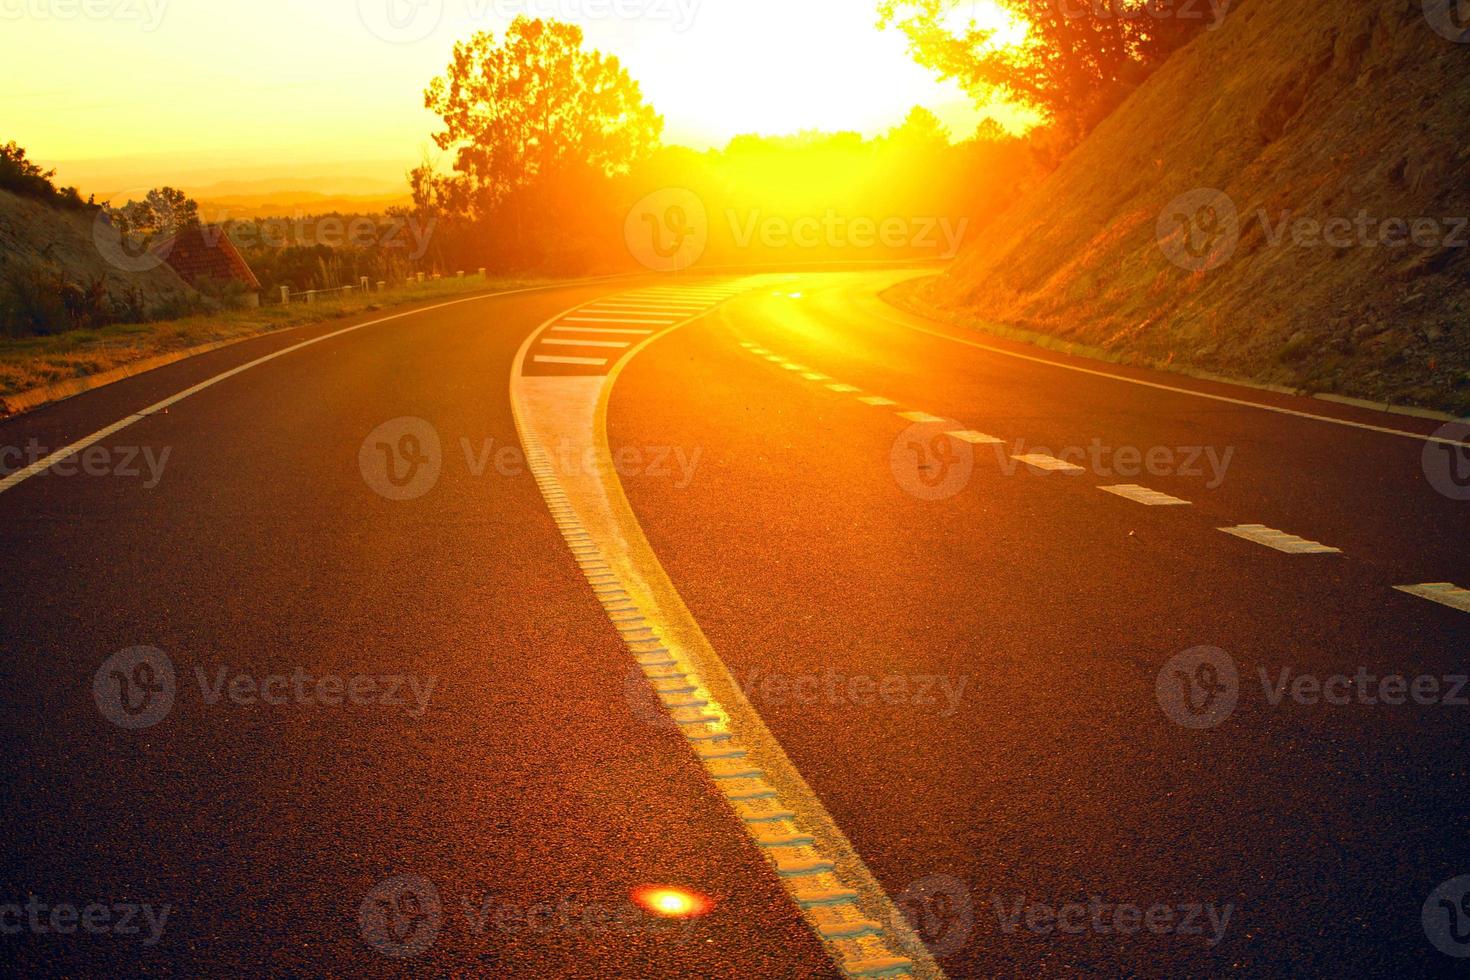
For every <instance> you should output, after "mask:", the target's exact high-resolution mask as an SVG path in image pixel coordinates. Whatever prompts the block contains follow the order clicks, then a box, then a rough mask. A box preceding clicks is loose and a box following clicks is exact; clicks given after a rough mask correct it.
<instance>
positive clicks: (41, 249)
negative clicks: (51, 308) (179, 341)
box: [0, 190, 192, 329]
mask: <svg viewBox="0 0 1470 980" xmlns="http://www.w3.org/2000/svg"><path fill="white" fill-rule="evenodd" d="M98 213H99V212H97V211H96V210H94V209H91V208H87V209H72V208H63V207H55V206H53V205H51V204H48V203H45V202H43V201H39V200H35V199H32V198H29V197H20V196H17V195H15V194H12V193H11V192H9V191H7V190H0V312H4V311H6V310H15V309H17V304H38V303H51V302H62V300H61V299H60V298H59V297H58V295H57V292H58V291H57V289H56V284H57V283H58V282H59V281H60V280H61V278H62V277H63V276H64V277H65V282H66V283H67V284H68V285H69V287H75V289H77V290H80V291H81V292H82V293H85V292H86V291H87V290H88V289H89V287H91V286H92V285H93V284H95V283H100V284H101V290H102V292H103V294H104V295H103V296H102V297H101V298H100V301H101V302H102V303H103V304H105V305H108V306H110V307H117V308H128V309H130V310H131V311H132V312H135V313H136V312H139V311H141V312H142V313H143V314H145V315H147V316H154V315H159V314H161V313H166V312H169V311H171V310H175V309H180V308H183V306H184V305H185V304H186V302H187V297H189V296H190V294H191V293H192V290H190V289H189V287H188V286H186V285H185V284H184V281H183V280H182V279H180V278H179V277H178V276H177V275H176V274H175V273H174V271H173V270H172V269H170V268H169V267H168V266H167V265H164V264H162V263H160V262H159V261H158V260H157V259H154V258H153V257H152V256H147V255H144V256H141V257H140V256H138V255H136V254H132V253H131V252H130V251H129V250H128V249H125V248H123V247H122V246H121V244H120V243H119V241H118V236H117V233H116V231H114V230H113V229H112V227H111V226H110V225H108V224H107V223H106V222H105V221H99V219H98V217H97V215H98ZM36 292H40V293H41V294H42V295H29V296H28V298H23V297H22V295H21V294H22V293H27V294H31V293H36ZM49 319H53V318H48V320H49ZM54 319H56V320H57V322H54V323H49V324H48V326H49V328H50V329H60V328H62V327H64V326H66V325H67V324H66V323H65V322H64V320H65V318H64V317H58V318H54Z"/></svg>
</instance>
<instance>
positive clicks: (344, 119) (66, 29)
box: [0, 0, 989, 192]
mask: <svg viewBox="0 0 1470 980" xmlns="http://www.w3.org/2000/svg"><path fill="white" fill-rule="evenodd" d="M972 2H973V8H972V7H971V3H972ZM91 3H92V6H91V7H89V8H88V9H89V10H91V11H94V13H93V15H92V16H87V15H84V14H81V13H77V14H74V15H73V16H65V15H64V13H65V12H66V11H67V10H68V9H69V8H67V7H65V6H58V5H57V0H0V21H3V22H4V23H3V24H0V65H3V66H4V67H3V68H0V73H3V84H4V87H5V92H6V96H5V102H6V111H5V120H4V122H5V129H4V131H3V132H0V139H15V140H17V141H18V142H20V143H21V144H22V145H23V146H26V147H27V148H28V149H29V150H30V152H31V155H32V157H33V158H36V159H39V160H41V161H44V162H46V163H47V164H48V165H50V166H59V167H60V171H61V172H60V174H59V177H60V179H61V180H63V181H65V182H77V183H80V184H81V185H82V187H83V190H85V191H99V192H111V191H119V190H130V189H133V188H134V187H146V186H151V185H153V184H157V183H164V182H169V181H172V182H174V183H178V184H182V185H183V186H186V187H197V186H202V185H204V184H209V183H213V182H215V181H218V180H227V179H238V180H248V179H258V178H268V179H270V180H271V182H272V183H276V182H278V181H279V180H280V179H281V178H284V177H288V176H289V177H296V178H303V179H306V180H308V181H310V180H316V179H319V178H327V177H331V178H343V179H342V180H341V181H340V183H341V187H340V188H338V187H335V186H334V187H328V188H325V189H330V190H338V189H341V190H351V191H354V192H365V191H366V190H368V189H369V187H370V186H371V185H381V186H382V187H383V188H391V187H393V186H395V185H397V184H399V183H400V182H401V175H402V173H403V171H404V170H406V169H407V168H408V167H409V166H411V165H413V164H414V163H416V162H417V160H418V158H419V156H420V155H421V154H422V152H423V151H424V150H425V149H427V148H429V146H430V144H429V140H428V134H429V132H430V131H431V130H432V129H433V127H434V119H433V117H432V116H431V115H430V114H429V113H428V112H426V111H425V110H424V109H423V107H422V99H421V92H422V90H423V87H424V85H425V84H426V83H427V82H428V80H429V79H430V78H431V77H433V76H434V75H436V74H439V73H441V72H442V71H443V70H444V67H445V65H446V63H447V61H448V58H449V50H450V47H451V45H452V44H453V42H454V40H455V39H457V38H461V37H465V36H467V35H469V34H470V33H472V32H473V31H475V30H477V29H487V30H493V31H495V32H496V33H499V32H501V31H502V30H503V29H504V26H505V25H506V24H508V23H509V21H510V20H511V19H512V18H513V17H514V15H515V14H516V13H518V12H526V13H529V14H532V15H541V16H547V17H558V18H560V19H563V20H571V21H576V22H578V23H581V24H583V26H584V27H585V28H586V31H587V35H588V41H589V43H590V44H591V45H593V46H595V47H598V48H601V49H603V50H605V51H608V52H611V53H615V54H617V55H619V56H620V57H621V58H622V59H623V61H624V62H625V64H626V65H627V67H628V69H629V71H630V72H631V73H632V75H633V76H634V77H635V78H637V79H638V80H639V81H640V82H641V83H642V84H643V87H644V92H645V94H646V96H647V97H648V98H649V100H650V101H651V102H652V103H653V104H654V105H655V107H656V108H657V109H658V110H659V111H661V112H662V113H663V114H664V115H665V117H666V120H667V131H666V140H667V141H668V142H673V143H685V144H689V145H693V146H699V147H703V146H708V145H722V144H723V143H724V142H725V141H726V140H728V139H729V138H730V137H731V136H733V135H736V134H738V133H742V132H751V131H759V132H765V133H782V132H792V131H796V130H800V129H808V128H821V129H827V130H835V129H856V130H859V131H862V132H865V133H869V134H871V133H875V132H879V131H881V130H883V129H886V128H887V127H889V126H891V125H894V124H895V123H897V122H898V121H899V120H901V119H902V117H903V116H904V114H905V113H906V112H907V111H908V109H909V107H911V106H912V105H915V104H923V105H926V106H928V107H930V108H931V109H934V110H935V111H936V112H938V113H939V114H940V115H941V117H942V118H944V119H945V121H946V122H947V123H949V124H950V126H951V127H952V128H953V129H954V130H955V132H956V133H957V134H960V135H965V134H968V133H969V132H971V131H973V129H974V127H975V125H976V124H977V123H978V121H979V119H980V118H981V116H980V114H979V113H978V112H976V111H975V110H974V108H973V107H972V106H971V105H970V104H969V102H968V100H967V99H966V98H965V97H964V95H963V94H962V93H961V92H960V91H959V90H958V88H956V87H954V86H949V85H941V84H939V83H938V82H936V81H935V80H933V79H932V78H931V77H930V76H929V75H928V73H927V72H925V71H924V70H923V69H921V68H919V67H918V66H916V65H915V64H914V63H913V62H912V60H911V59H910V58H909V57H908V55H907V53H906V51H905V42H904V39H903V38H902V37H901V36H900V35H899V34H897V33H896V32H894V31H888V32H879V31H878V30H877V29H876V27H875V24H876V20H877V14H876V10H875V6H876V0H312V2H302V0H252V2H250V3H222V2H218V0H214V2H211V0H91ZM988 3H989V0H966V3H965V6H966V7H967V8H969V9H979V10H980V11H981V12H982V14H983V13H984V9H985V8H986V6H987V5H988ZM87 6H88V5H86V4H78V5H76V7H78V8H80V7H87ZM82 161H92V162H91V163H83V162H82ZM346 178H357V179H356V180H347V179H346Z"/></svg>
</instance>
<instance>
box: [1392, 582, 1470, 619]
mask: <svg viewBox="0 0 1470 980" xmlns="http://www.w3.org/2000/svg"><path fill="white" fill-rule="evenodd" d="M1394 588H1395V589H1397V590H1398V591H1399V592H1407V593H1408V594H1409V595H1412V596H1418V597H1419V598H1421V599H1428V600H1429V601H1430V602H1437V603H1439V604H1440V605H1441V606H1449V607H1450V608H1451V609H1458V610H1459V611H1460V612H1470V589H1462V588H1460V587H1459V586H1458V585H1455V584H1454V583H1452V582H1425V583H1424V584H1423V585H1395V586H1394Z"/></svg>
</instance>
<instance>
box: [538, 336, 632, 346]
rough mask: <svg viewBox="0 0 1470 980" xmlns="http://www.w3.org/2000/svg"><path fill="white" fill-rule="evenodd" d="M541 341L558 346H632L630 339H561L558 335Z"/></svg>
mask: <svg viewBox="0 0 1470 980" xmlns="http://www.w3.org/2000/svg"><path fill="white" fill-rule="evenodd" d="M541 342H542V343H543V344H551V345H552V346H559V347H613V348H619V349H621V348H624V347H631V346H633V342H632V341H631V340H563V339H562V338H560V337H548V338H546V339H545V340H543V341H541Z"/></svg>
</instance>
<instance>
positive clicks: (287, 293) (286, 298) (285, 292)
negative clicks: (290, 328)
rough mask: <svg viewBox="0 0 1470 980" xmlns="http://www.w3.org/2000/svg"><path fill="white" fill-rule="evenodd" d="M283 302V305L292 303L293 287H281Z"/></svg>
mask: <svg viewBox="0 0 1470 980" xmlns="http://www.w3.org/2000/svg"><path fill="white" fill-rule="evenodd" d="M281 302H282V303H286V304H290V302H291V287H290V286H282V287H281Z"/></svg>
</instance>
